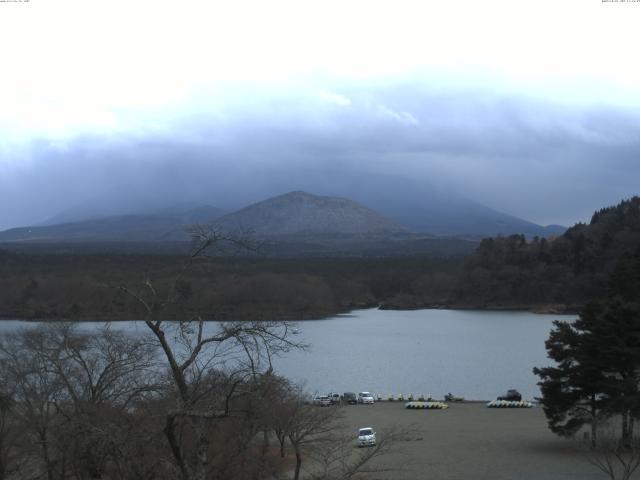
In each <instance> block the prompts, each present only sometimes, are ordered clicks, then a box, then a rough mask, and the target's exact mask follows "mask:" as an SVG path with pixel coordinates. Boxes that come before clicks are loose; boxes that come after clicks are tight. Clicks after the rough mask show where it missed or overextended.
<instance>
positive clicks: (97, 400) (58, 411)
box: [0, 323, 157, 479]
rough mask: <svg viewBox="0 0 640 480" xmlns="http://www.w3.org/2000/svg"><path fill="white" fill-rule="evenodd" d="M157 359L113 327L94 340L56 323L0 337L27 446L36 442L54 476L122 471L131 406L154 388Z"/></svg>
mask: <svg viewBox="0 0 640 480" xmlns="http://www.w3.org/2000/svg"><path fill="white" fill-rule="evenodd" d="M153 356H154V353H153V349H152V347H151V346H149V344H148V342H146V341H144V340H143V339H136V338H132V337H130V336H128V335H125V334H123V333H121V332H114V331H111V330H110V329H109V328H105V329H103V330H101V331H98V332H94V333H92V334H91V335H89V334H83V333H79V332H78V331H77V326H75V325H72V324H64V323H55V324H47V325H44V326H41V327H38V328H34V329H27V330H23V331H21V332H18V333H16V334H12V335H8V336H6V337H3V338H2V340H1V341H0V359H1V362H2V374H3V377H5V380H6V382H5V383H6V385H9V386H10V387H11V389H12V392H13V401H14V402H15V408H14V409H13V410H14V412H13V413H14V415H13V418H14V419H15V421H17V422H19V425H20V426H21V427H22V428H23V430H24V431H23V435H24V436H26V437H27V440H31V442H29V441H25V442H24V443H25V444H28V443H35V444H36V445H39V449H40V458H41V462H40V463H41V464H42V466H43V467H42V470H44V472H45V473H46V476H47V477H48V478H49V479H57V478H61V479H62V478H66V477H67V476H69V475H71V476H74V477H76V478H86V477H87V476H88V477H90V478H102V476H103V473H104V472H105V470H106V469H107V468H109V469H110V470H113V469H114V468H116V470H117V464H118V463H119V462H120V461H121V459H122V458H123V457H122V455H121V452H122V447H123V446H124V445H130V444H131V443H132V441H133V439H134V438H135V437H131V436H125V435H123V433H122V426H123V425H125V424H127V421H128V417H130V416H131V414H132V412H133V410H134V408H133V404H134V402H139V401H140V400H141V399H143V398H146V397H147V396H149V395H151V394H152V393H153V392H155V391H156V390H157V385H156V384H155V381H154V371H155V370H154V369H153V368H152V360H153ZM21 454H22V457H23V458H26V457H29V456H31V452H29V451H27V450H25V451H22V452H21ZM30 463H31V467H32V468H33V465H34V462H33V461H31V462H30ZM110 476H112V477H114V475H110ZM115 477H116V478H117V476H115Z"/></svg>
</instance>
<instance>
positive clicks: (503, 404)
mask: <svg viewBox="0 0 640 480" xmlns="http://www.w3.org/2000/svg"><path fill="white" fill-rule="evenodd" d="M532 407H533V403H531V402H526V401H524V400H520V401H515V400H494V401H492V402H488V403H487V408H532ZM405 408H408V409H410V410H443V409H445V408H449V405H447V404H446V403H444V402H420V401H418V402H407V403H405Z"/></svg>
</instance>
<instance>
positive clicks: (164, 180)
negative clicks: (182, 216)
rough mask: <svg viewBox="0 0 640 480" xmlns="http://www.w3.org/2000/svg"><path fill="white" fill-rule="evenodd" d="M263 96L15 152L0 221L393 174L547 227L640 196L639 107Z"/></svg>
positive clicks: (479, 97)
mask: <svg viewBox="0 0 640 480" xmlns="http://www.w3.org/2000/svg"><path fill="white" fill-rule="evenodd" d="M251 100H252V101H251V102H246V103H240V104H238V105H235V106H234V107H233V108H230V109H228V110H227V111H225V112H223V113H224V114H220V113H216V114H212V113H209V112H207V109H206V106H204V107H203V106H200V107H199V108H198V109H197V112H198V113H195V112H196V110H194V111H192V112H189V111H187V113H185V114H183V115H182V116H180V117H177V118H175V119H174V120H173V121H172V124H171V130H170V133H166V134H162V135H141V134H138V135H133V134H131V135H128V136H124V135H119V136H118V137H115V138H109V137H100V136H94V137H88V136H87V137H82V138H76V139H74V140H73V141H71V142H69V143H67V144H65V145H62V146H60V145H55V144H50V143H47V142H38V143H32V144H31V146H30V148H29V149H28V151H27V152H26V153H25V152H24V151H22V152H20V151H15V152H11V151H9V152H5V155H6V154H9V155H15V156H16V158H17V157H22V159H23V161H15V162H9V163H6V164H4V165H3V166H2V164H0V169H1V170H0V172H1V174H2V177H1V178H0V188H2V193H0V195H1V196H2V198H1V199H0V200H2V207H0V208H1V209H0V227H4V228H6V227H10V226H15V225H18V224H28V223H33V222H36V221H39V220H43V219H45V218H47V217H50V216H53V215H55V214H56V213H58V212H59V211H61V210H64V209H68V208H72V207H75V210H76V212H81V211H82V210H83V208H84V210H85V211H86V213H87V214H88V213H90V212H89V211H90V210H92V209H93V210H96V209H103V210H104V212H105V213H118V212H122V211H136V210H145V209H153V208H156V207H158V206H165V205H170V204H172V203H176V202H208V203H212V204H215V205H217V206H220V207H222V208H226V209H233V208H237V207H239V206H243V205H244V204H247V203H249V202H252V201H256V200H260V199H262V198H265V197H266V196H269V195H273V194H277V193H283V192H285V191H288V190H293V189H305V190H310V191H312V192H314V193H318V194H323V193H325V194H340V195H343V196H352V197H354V198H357V199H360V200H362V201H366V200H367V199H368V198H370V197H371V196H372V195H374V194H375V191H376V189H380V185H383V184H384V179H385V177H387V178H389V179H393V181H389V182H387V183H388V185H392V186H393V187H389V188H396V189H403V188H404V187H403V182H405V183H406V185H410V187H407V188H411V189H414V190H415V192H416V193H415V195H419V194H420V192H421V191H423V192H424V195H425V198H428V196H429V191H431V190H437V191H442V190H450V189H453V190H456V191H457V192H458V193H460V194H462V195H465V196H467V197H469V198H471V199H474V200H476V201H478V202H480V203H484V204H487V205H489V206H491V207H493V208H496V209H498V210H502V211H506V212H508V213H511V214H514V215H517V216H521V217H524V218H527V219H530V220H533V221H537V222H539V223H565V224H571V223H573V222H575V221H577V220H585V219H587V218H588V216H589V215H590V214H591V213H592V211H593V210H594V209H596V208H599V207H601V206H604V205H607V204H612V203H615V202H617V201H618V200H619V199H621V198H623V197H627V196H630V195H633V194H636V193H638V191H637V190H638V189H637V184H638V181H639V180H640V162H639V161H638V153H639V152H640V121H639V120H640V113H639V112H638V111H633V110H625V109H622V108H612V107H589V108H586V107H579V106H575V105H574V106H572V105H570V104H558V103H550V102H545V101H543V100H536V99H534V98H527V97H523V96H504V95H498V94H495V93H487V92H485V91H473V90H461V91H455V92H454V91H430V90H429V89H427V88H424V87H420V86H415V85H412V86H407V85H404V86H402V87H399V86H395V87H391V86H389V87H375V88H373V87H371V88H358V89H356V88H344V89H342V90H340V91H336V92H327V91H322V92H319V93H318V92H314V93H312V94H308V93H304V94H303V93H298V94H293V95H286V96H284V95H281V96H273V97H264V96H263V97H261V98H260V99H258V98H252V99H251ZM25 158H26V159H27V160H24V159H25ZM367 182H369V185H367ZM393 193H394V192H393V191H386V192H380V194H381V195H382V194H384V195H386V196H388V197H389V198H391V197H393Z"/></svg>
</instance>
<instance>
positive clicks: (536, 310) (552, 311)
mask: <svg viewBox="0 0 640 480" xmlns="http://www.w3.org/2000/svg"><path fill="white" fill-rule="evenodd" d="M553 307H554V306H550V305H537V306H506V305H505V306H501V305H489V306H487V305H484V306H470V305H440V304H438V305H428V306H419V307H399V306H390V305H385V304H377V305H358V306H354V307H353V308H351V309H348V310H339V311H337V312H335V313H329V314H324V315H322V314H318V315H313V314H312V315H308V314H307V315H302V317H303V318H299V317H295V315H282V316H276V317H274V318H264V317H259V318H258V317H246V318H239V319H215V318H204V319H203V320H204V321H205V322H230V321H242V322H252V321H287V322H313V321H318V320H328V319H331V318H334V317H339V316H343V315H350V314H352V313H353V312H356V311H358V310H369V309H376V310H389V311H417V310H462V311H479V312H528V313H533V314H537V315H578V314H579V311H580V310H579V309H573V308H572V309H569V308H559V307H560V306H558V308H553ZM562 307H565V306H562ZM161 320H162V321H167V322H172V321H174V322H175V321H178V320H177V319H175V318H173V319H171V318H162V319H161ZM5 321H18V322H34V323H35V322H42V323H45V322H80V323H102V322H105V323H106V322H133V321H135V322H144V319H133V318H130V317H129V318H123V317H118V318H100V317H96V318H65V317H40V316H27V317H20V316H14V315H6V314H0V322H5Z"/></svg>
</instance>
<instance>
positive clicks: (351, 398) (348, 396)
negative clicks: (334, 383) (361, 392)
mask: <svg viewBox="0 0 640 480" xmlns="http://www.w3.org/2000/svg"><path fill="white" fill-rule="evenodd" d="M342 401H343V402H345V403H347V404H349V405H355V404H356V403H358V396H357V395H356V394H355V393H353V392H344V393H343V394H342Z"/></svg>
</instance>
